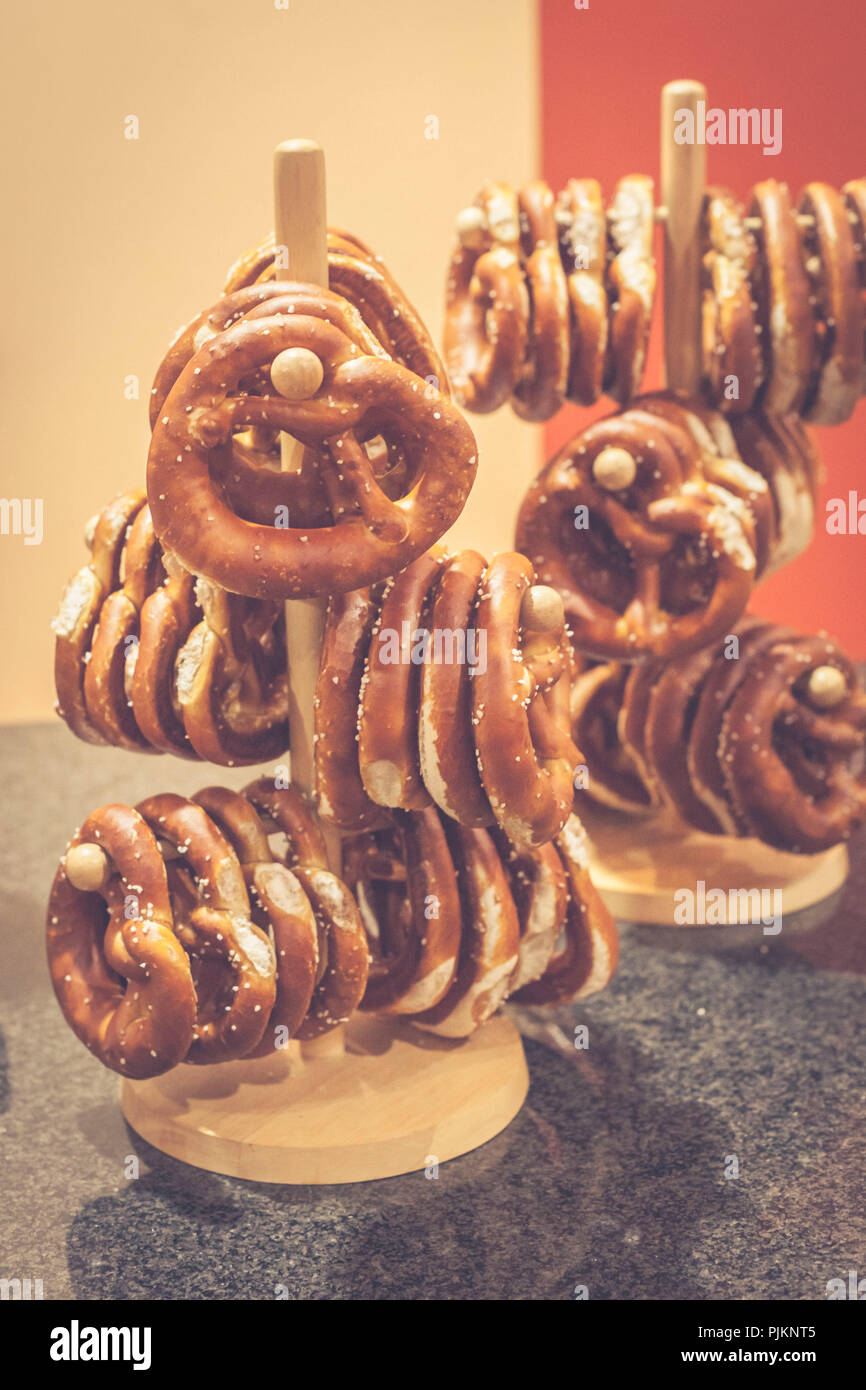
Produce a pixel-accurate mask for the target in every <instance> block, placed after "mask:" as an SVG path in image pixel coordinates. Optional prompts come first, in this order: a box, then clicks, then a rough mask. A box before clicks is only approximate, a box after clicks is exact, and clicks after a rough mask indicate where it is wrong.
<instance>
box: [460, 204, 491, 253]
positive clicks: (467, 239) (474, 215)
mask: <svg viewBox="0 0 866 1390" xmlns="http://www.w3.org/2000/svg"><path fill="white" fill-rule="evenodd" d="M456 226H457V236H458V238H459V240H460V244H461V246H468V247H469V248H470V249H471V248H473V247H477V246H480V245H481V242H482V240H483V237H484V233H485V232H486V231H487V218H486V217H485V216H484V213H483V212H482V211H481V209H480V208H464V209H463V211H462V212H458V214H457V223H456Z"/></svg>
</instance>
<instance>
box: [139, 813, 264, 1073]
mask: <svg viewBox="0 0 866 1390" xmlns="http://www.w3.org/2000/svg"><path fill="white" fill-rule="evenodd" d="M136 810H137V811H138V812H139V814H140V815H141V816H142V817H143V818H144V820H146V821H147V823H148V825H149V826H150V828H151V830H152V831H153V833H154V835H157V836H158V837H159V839H160V840H161V841H163V842H165V843H167V844H168V845H170V846H172V847H173V848H174V849H175V850H176V851H177V852H178V854H179V855H180V856H182V860H183V863H182V865H180V864H178V863H174V864H172V865H170V877H171V880H172V886H173V893H174V899H173V900H174V907H175V933H176V935H177V937H178V940H179V941H180V942H181V944H182V945H183V946H184V947H185V949H186V950H187V952H188V953H189V955H190V956H191V958H192V962H193V979H194V980H195V985H196V994H197V998H198V1013H197V1017H196V1022H195V1028H194V1036H193V1042H192V1045H191V1047H190V1049H189V1052H188V1054H187V1057H186V1061H188V1062H192V1063H210V1062H225V1061H230V1060H232V1059H234V1058H237V1057H245V1056H246V1055H247V1054H248V1053H250V1052H252V1050H253V1049H254V1048H255V1047H256V1045H257V1043H258V1042H259V1041H260V1039H261V1037H262V1034H263V1032H264V1029H265V1025H266V1023H267V1021H268V1016H269V1014H270V1011H271V1009H272V1008H273V1004H274V999H275V996H276V965H275V961H274V951H273V947H272V945H271V941H270V938H269V937H268V936H267V934H266V933H265V932H263V931H262V930H261V929H260V928H259V927H257V926H256V925H255V924H254V923H253V921H252V920H251V918H250V903H249V897H248V896H247V890H246V885H245V883H244V876H243V873H242V872H241V867H240V865H239V863H238V860H237V857H236V855H235V853H234V851H233V850H232V848H231V845H230V844H229V842H228V841H227V840H226V838H225V837H224V836H223V835H222V834H221V833H220V832H219V830H218V829H217V827H216V826H215V825H214V823H213V821H212V820H211V819H210V817H209V816H207V815H206V814H205V812H204V811H203V810H202V808H201V807H200V806H197V805H196V804H195V803H194V802H192V801H187V800H186V798H185V797H182V796H176V795H175V794H174V793H172V792H166V793H163V794H162V795H160V796H150V797H147V798H146V800H144V801H141V802H139V804H138V806H137V807H136Z"/></svg>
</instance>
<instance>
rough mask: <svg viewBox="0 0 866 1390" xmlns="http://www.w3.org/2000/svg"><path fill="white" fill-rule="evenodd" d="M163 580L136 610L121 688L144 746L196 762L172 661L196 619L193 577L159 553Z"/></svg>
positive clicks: (199, 615) (198, 611)
mask: <svg viewBox="0 0 866 1390" xmlns="http://www.w3.org/2000/svg"><path fill="white" fill-rule="evenodd" d="M162 565H163V568H164V570H165V572H166V579H165V582H164V583H163V584H162V585H161V587H160V588H158V589H156V590H155V591H154V592H153V593H152V594H150V595H149V597H148V598H147V599H145V602H144V603H143V605H142V607H141V611H140V613H139V623H138V643H137V645H135V646H134V647H132V648H131V650H130V655H129V658H128V659H127V666H126V686H127V691H128V694H129V698H130V700H131V701H132V709H133V713H134V715H135V722H136V724H137V725H138V728H139V729H140V730H141V733H142V734H143V735H144V737H145V738H146V739H147V741H148V743H149V744H150V745H151V746H152V747H153V748H156V749H158V750H159V751H160V752H163V753H174V754H175V755H176V756H177V757H181V758H193V759H195V758H198V757H199V756H200V755H199V754H198V753H197V752H196V750H195V749H194V748H193V746H192V744H191V743H190V740H189V735H188V734H187V731H186V727H185V725H184V722H183V710H182V708H181V704H180V699H179V696H178V690H177V680H176V677H175V672H176V667H177V661H178V657H179V655H180V653H181V651H182V650H183V649H184V647H185V645H186V642H187V640H188V638H189V636H190V633H191V632H192V631H193V630H194V629H195V628H196V626H197V625H198V624H199V623H200V621H201V619H202V612H201V609H200V608H199V605H198V600H197V599H196V580H195V575H193V574H190V572H189V570H186V569H184V567H183V565H181V564H180V562H179V561H178V560H177V559H176V558H175V556H174V555H172V554H171V552H170V551H163V552H162Z"/></svg>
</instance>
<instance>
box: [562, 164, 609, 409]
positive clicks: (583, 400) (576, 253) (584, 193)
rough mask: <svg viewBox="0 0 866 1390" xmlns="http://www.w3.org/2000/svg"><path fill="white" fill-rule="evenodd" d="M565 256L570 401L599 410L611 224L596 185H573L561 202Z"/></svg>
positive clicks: (577, 181) (571, 182)
mask: <svg viewBox="0 0 866 1390" xmlns="http://www.w3.org/2000/svg"><path fill="white" fill-rule="evenodd" d="M556 220H557V224H558V226H559V252H560V256H561V258H562V263H563V267H564V269H565V274H566V277H567V284H568V299H569V305H570V307H571V362H570V366H569V375H568V390H567V395H568V398H569V400H571V401H575V402H576V403H577V404H578V405H593V404H594V403H595V401H597V400H598V398H599V396H600V395H601V390H602V384H603V377H604V366H605V358H606V354H607V340H608V308H607V293H606V291H605V287H604V275H605V265H606V258H607V223H606V221H605V215H604V203H603V201H602V196H601V187H600V185H599V184H598V183H597V182H596V180H595V179H569V180H568V183H567V184H566V185H565V188H564V189H563V190H562V192H561V193H560V194H559V196H558V198H557V200H556Z"/></svg>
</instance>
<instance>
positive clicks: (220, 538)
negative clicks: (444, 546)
mask: <svg viewBox="0 0 866 1390" xmlns="http://www.w3.org/2000/svg"><path fill="white" fill-rule="evenodd" d="M262 371H267V372H270V373H272V374H274V373H275V376H274V379H275V380H276V381H277V382H278V383H279V384H280V386H281V388H282V390H283V391H284V392H286V393H287V395H289V396H294V397H295V399H284V398H283V396H281V395H280V394H279V393H278V392H277V391H276V390H274V394H270V393H268V394H263V395H261V396H249V395H246V394H244V391H243V382H244V381H246V380H249V378H250V377H252V376H255V374H256V373H261V372H262ZM298 396H300V397H301V398H300V399H299V398H297V397H298ZM251 425H257V426H262V427H264V428H266V429H279V430H284V431H286V432H288V433H290V434H294V436H295V437H296V438H297V439H299V440H300V442H301V443H303V444H306V445H308V446H311V447H313V448H318V449H319V450H320V467H321V469H322V470H323V474H324V477H325V481H326V485H327V488H328V493H329V497H330V502H331V511H332V515H333V518H334V520H333V524H332V525H330V526H320V527H316V528H307V527H304V526H293V525H289V526H287V527H285V528H281V527H279V526H276V525H274V526H269V525H264V524H261V523H254V522H248V521H245V520H244V519H243V518H242V517H240V516H238V515H236V514H235V513H234V512H232V511H231V510H230V508H229V507H228V506H227V505H226V503H225V502H224V501H223V500H222V499H221V497H220V496H219V494H218V490H217V488H216V486H215V484H214V482H213V479H212V477H211V474H210V470H209V457H210V454H211V452H212V450H213V449H215V448H220V447H224V446H225V445H226V444H227V443H228V441H229V439H230V438H231V435H232V433H233V432H234V431H235V430H237V429H238V428H239V427H243V428H246V427H249V426H251ZM377 434H378V435H382V436H383V437H384V439H385V441H386V444H387V446H388V448H389V449H390V448H391V447H393V448H394V449H396V451H397V452H398V453H400V454H402V456H403V457H404V459H405V465H406V485H405V492H404V493H403V494H402V495H401V496H400V497H399V499H398V500H397V501H394V500H392V499H391V498H389V497H387V496H386V495H385V493H384V492H383V491H382V490H381V489H380V488H379V486H378V485H377V482H376V478H375V475H374V470H373V466H372V463H371V460H370V458H369V456H368V454H367V453H366V452H365V450H364V448H363V447H362V443H361V442H360V441H361V439H364V438H367V439H369V438H371V437H372V436H374V435H377ZM475 467H476V453H475V441H474V439H473V437H472V434H471V432H470V430H469V429H468V426H466V424H465V423H464V421H463V419H462V417H461V416H460V415H459V413H458V411H457V410H456V409H455V408H454V407H453V406H452V405H451V404H450V402H449V401H448V400H446V399H445V397H443V396H441V395H439V394H438V393H437V392H436V391H434V390H432V389H431V388H429V387H427V388H424V389H423V390H421V389H419V383H418V378H417V377H416V376H415V375H414V374H413V373H412V372H410V371H408V370H407V369H406V368H404V367H401V366H400V365H399V364H398V363H396V362H392V361H388V360H384V359H381V358H378V357H374V356H372V355H369V354H363V353H361V352H360V351H359V349H358V348H357V347H356V345H355V344H354V343H352V342H351V341H350V340H349V338H348V337H347V336H346V335H345V334H344V333H342V332H341V330H340V329H338V328H337V327H336V326H335V325H334V324H332V323H330V322H328V321H327V320H326V319H321V318H314V317H312V316H310V315H304V314H288V313H285V314H282V313H281V314H279V315H273V316H272V317H263V318H255V319H252V318H248V319H243V320H241V321H240V322H239V323H236V324H234V325H232V326H231V327H230V328H228V329H226V330H225V331H224V332H222V333H220V334H219V335H218V337H216V338H214V339H211V340H210V341H209V342H208V343H206V344H205V345H204V346H203V347H202V348H201V349H200V350H199V351H198V352H197V353H196V355H195V356H194V357H193V358H192V359H191V360H190V362H189V363H188V364H187V366H186V367H185V368H184V370H183V372H182V373H181V375H180V377H179V378H178V380H177V382H176V383H175V385H174V386H173V388H172V390H171V392H170V394H169V397H168V399H167V401H166V403H165V406H164V409H163V411H162V412H161V414H160V418H159V420H158V422H157V425H156V428H155V430H154V433H153V437H152V440H151V447H150V454H149V458H148V492H149V501H150V506H151V511H152V513H153V520H154V526H155V527H156V531H157V534H158V535H159V537H160V540H161V541H162V543H163V545H164V546H166V547H167V548H169V549H171V550H173V551H174V552H175V553H176V554H177V556H178V558H179V559H180V560H181V562H182V563H183V564H185V565H187V567H188V568H190V569H192V570H194V571H195V572H196V573H197V574H201V575H204V576H205V578H207V579H210V580H212V581H213V582H214V583H216V584H218V585H220V587H222V588H226V589H229V590H231V591H233V592H237V591H241V592H246V593H247V594H249V595H251V596H253V597H257V598H287V597H304V596H307V597H308V596H310V595H313V594H317V593H325V592H338V593H339V592H345V591H346V590H348V589H356V588H362V587H363V586H364V585H365V584H369V583H374V582H376V581H378V580H379V579H382V578H384V577H385V576H387V575H389V574H393V573H395V572H396V571H398V570H400V569H401V568H403V567H405V566H406V565H407V564H410V563H411V561H412V560H413V559H414V558H415V557H416V556H417V555H419V554H420V553H421V552H422V551H423V550H425V549H426V548H427V546H429V545H430V544H432V543H433V542H434V541H435V540H436V539H437V538H438V537H439V536H440V535H441V534H442V533H443V532H444V531H445V530H447V528H448V527H449V526H450V525H451V523H452V522H453V521H454V520H455V519H456V517H457V516H458V515H459V514H460V511H461V510H462V507H463V504H464V502H465V500H466V497H467V495H468V492H469V488H470V487H471V485H472V481H473V478H474V475H475Z"/></svg>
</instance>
